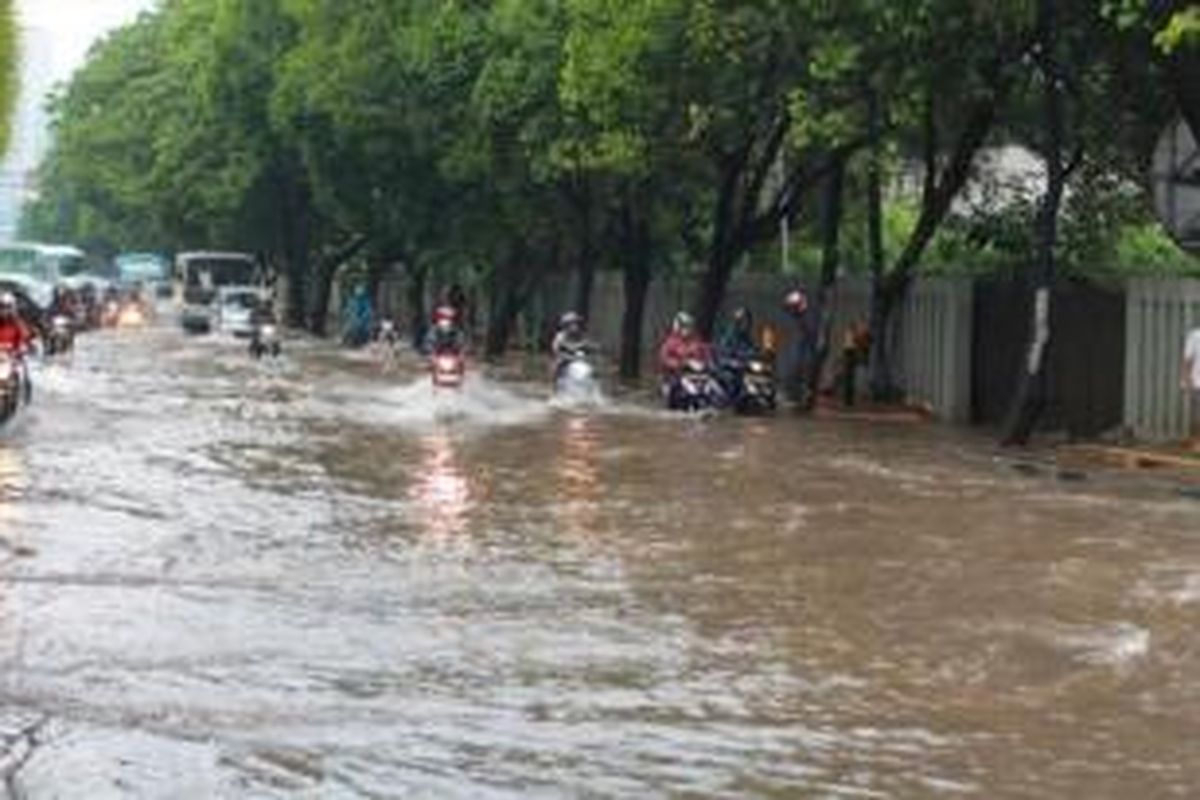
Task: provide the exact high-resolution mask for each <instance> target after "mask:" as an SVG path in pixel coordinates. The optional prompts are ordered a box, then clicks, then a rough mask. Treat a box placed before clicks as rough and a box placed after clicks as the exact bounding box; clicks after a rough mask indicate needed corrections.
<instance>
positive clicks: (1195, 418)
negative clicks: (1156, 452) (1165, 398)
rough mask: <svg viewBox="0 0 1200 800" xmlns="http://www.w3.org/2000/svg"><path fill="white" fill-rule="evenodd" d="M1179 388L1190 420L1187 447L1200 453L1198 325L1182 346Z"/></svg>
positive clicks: (1199, 326) (1199, 332) (1190, 332)
mask: <svg viewBox="0 0 1200 800" xmlns="http://www.w3.org/2000/svg"><path fill="white" fill-rule="evenodd" d="M1180 388H1182V389H1183V391H1184V392H1185V393H1186V394H1187V403H1188V413H1189V420H1190V428H1189V433H1188V447H1189V448H1191V450H1192V451H1193V452H1197V453H1200V323H1198V324H1196V325H1195V326H1193V327H1192V329H1191V331H1189V332H1188V335H1187V338H1186V340H1185V341H1184V344H1183V369H1182V372H1181V375H1180Z"/></svg>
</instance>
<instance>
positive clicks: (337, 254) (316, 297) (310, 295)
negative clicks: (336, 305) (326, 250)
mask: <svg viewBox="0 0 1200 800" xmlns="http://www.w3.org/2000/svg"><path fill="white" fill-rule="evenodd" d="M366 244H367V239H366V237H365V236H356V237H354V238H352V239H351V240H350V241H349V242H348V243H347V244H345V245H344V246H342V247H340V248H339V249H337V250H336V251H334V252H333V253H332V254H330V255H329V256H327V257H326V258H324V259H322V260H321V261H320V262H318V264H317V265H316V267H315V269H311V270H310V271H309V276H310V279H309V280H307V281H306V282H305V290H306V291H305V293H304V298H303V299H304V304H303V306H302V308H304V310H305V327H306V328H307V329H308V330H309V331H310V332H312V333H313V334H315V335H317V336H326V335H327V334H328V331H329V298H330V296H331V295H332V294H333V279H334V278H335V277H336V276H337V271H338V269H339V268H340V267H341V266H342V265H343V264H345V263H346V262H347V261H349V260H350V259H351V258H354V256H356V255H357V254H358V253H359V251H360V250H362V248H363V247H364V246H366Z"/></svg>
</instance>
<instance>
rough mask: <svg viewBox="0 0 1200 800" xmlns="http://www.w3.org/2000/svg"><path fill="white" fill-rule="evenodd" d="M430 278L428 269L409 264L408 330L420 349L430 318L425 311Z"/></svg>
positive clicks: (407, 293)
mask: <svg viewBox="0 0 1200 800" xmlns="http://www.w3.org/2000/svg"><path fill="white" fill-rule="evenodd" d="M428 278H429V268H428V267H423V266H422V267H419V266H417V265H416V264H415V263H414V262H412V261H410V262H409V264H408V285H407V288H406V299H407V302H408V309H407V311H408V329H409V333H410V335H411V336H412V341H413V344H414V345H416V346H418V347H419V346H420V345H421V343H422V342H424V341H425V330H426V328H425V326H426V320H427V319H428V318H429V315H428V314H427V313H426V310H425V287H426V285H427V284H428Z"/></svg>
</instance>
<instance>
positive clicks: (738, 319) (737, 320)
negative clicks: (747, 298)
mask: <svg viewBox="0 0 1200 800" xmlns="http://www.w3.org/2000/svg"><path fill="white" fill-rule="evenodd" d="M753 324H754V317H753V316H751V314H750V309H748V308H746V307H745V306H740V307H739V308H736V309H734V312H733V325H734V327H735V328H749V327H750V326H751V325H753Z"/></svg>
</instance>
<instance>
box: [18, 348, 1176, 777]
mask: <svg viewBox="0 0 1200 800" xmlns="http://www.w3.org/2000/svg"><path fill="white" fill-rule="evenodd" d="M370 358H371V357H370V355H369V354H350V355H347V354H341V353H337V352H334V351H332V350H329V349H325V348H322V347H320V346H317V345H313V344H296V343H292V345H291V347H290V348H289V352H288V356H287V357H286V358H285V359H284V360H283V361H282V362H280V363H278V364H270V365H267V364H264V365H258V364H253V363H251V362H250V361H249V359H248V358H247V357H246V355H245V353H244V351H243V350H242V349H241V348H239V347H238V346H236V345H233V344H229V343H220V342H216V341H209V340H204V341H200V340H187V339H185V338H184V337H182V335H178V334H176V333H175V332H174V331H172V330H170V329H169V328H163V329H157V330H153V331H137V332H117V333H108V334H101V335H96V336H92V337H90V338H88V339H86V340H84V341H82V342H81V350H80V352H79V353H78V354H77V355H76V356H75V357H74V359H73V360H72V361H71V362H70V363H63V364H55V365H47V366H45V367H43V368H41V369H40V370H39V374H38V380H39V383H38V397H37V401H38V404H37V407H36V408H35V409H33V410H32V411H31V412H30V413H29V414H28V415H27V416H26V417H25V418H23V419H21V420H20V421H19V422H18V424H17V426H16V427H15V428H14V429H13V430H11V431H8V432H6V433H5V435H4V439H3V442H2V443H0V501H2V502H0V658H2V659H3V671H2V673H0V676H2V677H0V776H3V777H4V778H5V783H4V788H5V790H6V791H7V792H8V794H9V796H12V797H28V798H109V797H112V798H243V797H244V798H276V797H280V798H284V797H287V798H292V797H299V798H358V797H379V798H393V797H396V798H399V797H422V798H423V797H464V798H509V797H511V798H525V797H547V798H557V797H596V798H608V797H616V798H648V797H696V798H709V797H713V798H725V797H729V798H741V797H778V798H795V797H828V798H864V797H866V798H874V797H878V798H927V797H965V796H971V797H986V798H1064V797H1081V798H1082V797H1088V798H1122V799H1124V798H1130V797H1137V798H1139V800H1149V799H1150V798H1173V797H1178V798H1190V797H1195V796H1196V794H1197V792H1198V791H1200V646H1198V645H1197V644H1196V642H1197V639H1196V636H1195V632H1196V629H1197V624H1198V623H1200V502H1196V501H1195V500H1188V499H1185V498H1182V497H1180V496H1179V495H1178V494H1176V493H1173V492H1172V491H1170V490H1169V487H1167V486H1164V485H1159V484H1146V485H1138V486H1131V485H1128V484H1127V483H1125V482H1123V481H1122V480H1121V479H1119V478H1116V477H1095V478H1093V479H1092V480H1089V481H1087V482H1084V483H1077V484H1064V483H1061V482H1058V481H1056V480H1055V479H1054V478H1053V476H1052V475H1026V474H1020V473H1017V472H1014V471H1013V470H1012V469H1010V468H1009V467H1008V466H1007V465H1005V464H1004V463H1003V462H1000V461H997V460H996V459H995V458H994V457H993V454H992V452H991V451H990V449H989V448H988V447H987V446H986V444H985V443H981V442H979V441H976V440H974V439H971V438H967V437H965V436H964V435H961V434H956V433H951V432H946V431H936V430H928V429H918V428H911V427H903V426H894V427H888V426H881V427H868V426H860V425H855V424H836V423H811V422H804V421H800V420H795V419H790V418H784V419H779V420H774V421H771V420H737V419H716V420H710V421H703V422H701V421H695V420H681V419H676V418H671V417H668V416H666V415H663V414H659V413H657V412H653V411H649V410H646V409H643V408H638V407H636V406H632V405H627V406H622V405H614V406H609V407H606V408H603V409H599V410H595V411H592V412H590V413H579V412H572V411H566V410H555V409H552V408H550V407H549V406H548V404H547V403H546V400H545V397H544V391H542V390H541V389H540V388H539V387H536V386H531V385H519V384H512V383H501V382H497V381H493V380H482V379H479V378H476V379H474V380H473V381H472V383H471V385H470V386H469V387H468V390H467V391H466V392H465V394H464V396H463V397H461V398H459V399H457V400H452V401H449V402H442V401H435V400H434V398H433V397H432V391H431V389H430V388H429V387H428V385H427V383H426V381H425V380H423V379H421V377H420V375H418V374H417V373H416V372H415V371H414V368H413V367H412V366H402V367H401V368H400V369H398V370H396V371H393V372H391V373H389V374H386V375H385V374H383V373H382V371H381V370H380V369H379V368H378V366H377V365H376V364H375V363H373V362H372V361H371V360H370Z"/></svg>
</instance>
